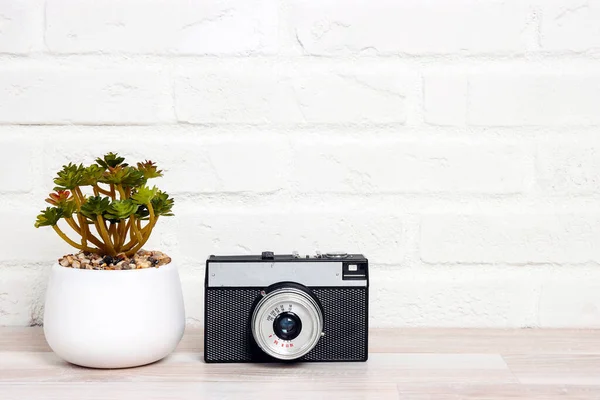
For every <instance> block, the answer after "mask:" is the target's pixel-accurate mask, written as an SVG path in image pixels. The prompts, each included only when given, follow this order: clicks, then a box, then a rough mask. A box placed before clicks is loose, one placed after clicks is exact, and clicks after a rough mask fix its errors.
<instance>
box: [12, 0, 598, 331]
mask: <svg viewBox="0 0 600 400" xmlns="http://www.w3.org/2000/svg"><path fill="white" fill-rule="evenodd" d="M598 21H600V0H589V1H567V0H562V1H561V0H545V1H542V0H524V1H518V0H505V1H500V0H485V1H482V0H455V1H443V0H426V1H417V0H402V1H394V0H370V1H367V0H359V1H353V2H345V1H341V0H324V1H300V0H246V1H243V0H223V1H217V0H208V1H196V0H120V1H117V0H99V1H94V2H82V1H77V0H0V148H1V149H2V157H0V205H1V206H2V207H1V208H0V223H1V224H2V228H3V229H2V230H1V232H2V233H1V234H0V243H1V245H0V325H29V324H39V323H40V322H41V316H42V312H43V296H44V292H45V286H46V280H47V277H48V271H49V267H50V264H51V263H52V262H53V261H54V260H56V259H57V258H58V257H60V256H61V255H63V254H64V253H65V252H68V251H70V249H69V247H68V246H67V245H66V244H63V243H62V241H61V240H60V239H59V238H58V237H57V236H56V235H55V234H54V232H52V230H49V229H38V230H36V229H34V228H33V222H34V218H35V215H36V214H37V212H38V210H39V209H41V208H43V207H45V203H44V201H43V200H44V198H45V197H46V195H47V192H48V191H49V190H50V189H51V188H52V186H53V185H52V181H51V179H52V177H53V175H54V173H55V172H56V170H57V169H58V168H60V167H61V165H63V164H65V163H67V162H70V161H73V162H82V161H83V162H90V161H91V160H93V158H95V157H96V156H98V155H99V154H102V153H105V152H108V151H118V152H120V153H122V154H123V155H125V156H127V157H131V158H132V159H134V160H142V159H146V158H150V159H152V160H155V161H157V162H158V163H159V165H160V166H161V167H162V168H164V169H165V173H166V174H165V177H164V178H163V179H162V182H160V186H161V187H163V188H164V189H166V190H168V191H169V192H170V193H171V194H172V195H173V196H174V197H175V199H176V209H175V213H176V216H175V217H172V218H169V219H164V220H162V221H161V222H160V223H159V225H158V226H157V228H156V230H155V234H154V236H153V238H152V239H151V242H152V243H151V244H150V245H149V247H152V248H156V249H161V250H164V251H166V252H168V253H169V254H170V255H171V256H172V257H173V258H174V260H175V262H176V263H178V265H179V267H180V271H181V277H182V280H183V287H184V291H185V300H186V311H187V317H188V323H189V324H190V325H201V324H202V318H203V292H202V287H203V277H204V275H203V272H204V262H205V259H206V257H207V256H208V255H210V254H234V253H242V254H247V253H258V252H260V251H262V250H274V251H276V252H291V251H292V250H298V251H299V252H300V253H314V252H315V251H316V250H322V251H327V250H339V249H342V250H346V251H352V252H353V251H356V252H364V253H365V254H366V255H367V256H368V258H369V260H370V262H371V266H372V269H371V273H372V285H371V288H372V295H371V299H372V302H371V312H370V316H371V323H372V325H373V326H464V327H600V267H599V265H600V135H599V132H600V24H598ZM157 183H158V182H157Z"/></svg>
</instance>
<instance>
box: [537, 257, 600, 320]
mask: <svg viewBox="0 0 600 400" xmlns="http://www.w3.org/2000/svg"><path fill="white" fill-rule="evenodd" d="M599 305H600V279H598V272H597V267H595V266H594V267H586V268H584V267H582V268H569V269H555V270H548V271H544V278H543V281H542V284H541V294H540V299H539V321H540V326H541V327H544V328H548V327H552V328H600V306H599Z"/></svg>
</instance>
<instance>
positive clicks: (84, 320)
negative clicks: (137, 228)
mask: <svg viewBox="0 0 600 400" xmlns="http://www.w3.org/2000/svg"><path fill="white" fill-rule="evenodd" d="M184 329H185V310H184V305H183V295H182V291H181V281H180V279H179V274H178V272H177V267H176V266H175V265H173V263H170V264H167V265H163V266H161V267H159V268H147V269H137V270H123V271H100V270H85V269H74V268H66V267H62V266H60V265H58V264H55V265H54V266H53V267H52V272H51V275H50V280H49V283H48V289H47V293H46V305H45V311H44V334H45V335H46V341H47V342H48V344H49V345H50V347H51V348H52V350H53V351H54V352H55V353H56V354H57V355H58V356H59V357H61V358H63V359H64V360H66V361H68V362H70V363H73V364H77V365H82V366H86V367H93V368H127V367H134V366H138V365H144V364H149V363H152V362H154V361H158V360H160V359H162V358H163V357H165V356H167V355H169V354H170V353H171V352H172V351H173V350H175V347H176V346H177V344H178V343H179V341H180V340H181V337H182V336H183V332H184Z"/></svg>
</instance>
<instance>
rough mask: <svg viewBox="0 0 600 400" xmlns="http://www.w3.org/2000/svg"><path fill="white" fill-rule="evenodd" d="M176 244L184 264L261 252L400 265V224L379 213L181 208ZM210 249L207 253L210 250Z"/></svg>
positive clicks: (279, 207) (402, 237) (285, 209)
mask: <svg viewBox="0 0 600 400" xmlns="http://www.w3.org/2000/svg"><path fill="white" fill-rule="evenodd" d="M178 215H179V221H180V225H179V228H178V234H177V236H178V241H179V244H180V249H181V253H182V256H183V257H184V259H185V260H197V258H198V255H199V249H201V251H200V254H202V257H204V254H260V252H262V251H265V250H271V251H275V252H278V253H286V254H290V253H291V252H292V251H293V250H297V251H298V252H300V253H301V254H315V251H316V250H321V251H322V252H327V251H340V250H341V251H347V252H357V253H360V252H363V253H364V254H366V255H367V256H368V257H371V258H373V259H376V260H378V262H380V263H398V262H401V261H403V257H404V256H405V248H404V246H403V241H404V240H405V233H404V229H405V227H404V224H403V221H402V219H401V218H400V217H398V216H395V215H385V214H383V213H381V214H377V213H363V212H342V211H339V210H335V211H331V212H328V211H307V210H300V209H298V208H293V209H288V208H285V207H283V206H277V205H274V206H273V207H271V208H270V209H268V210H265V209H254V208H250V207H244V208H232V209H227V210H223V209H207V210H197V211H196V210H189V209H185V210H182V211H180V212H179V213H178ZM208 249H210V250H208Z"/></svg>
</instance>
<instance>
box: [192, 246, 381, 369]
mask: <svg viewBox="0 0 600 400" xmlns="http://www.w3.org/2000/svg"><path fill="white" fill-rule="evenodd" d="M204 293H205V298H204V307H205V309H204V360H205V361H206V362H208V363H225V362H281V361H366V360H367V358H368V302H369V266H368V260H367V259H366V258H365V257H364V256H363V255H362V254H346V253H327V254H320V253H317V254H316V255H314V256H299V255H298V254H297V253H294V254H291V255H275V254H273V253H272V252H263V253H262V254H261V255H245V256H214V255H212V256H210V258H209V259H208V260H207V261H206V276H205V292H204Z"/></svg>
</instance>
